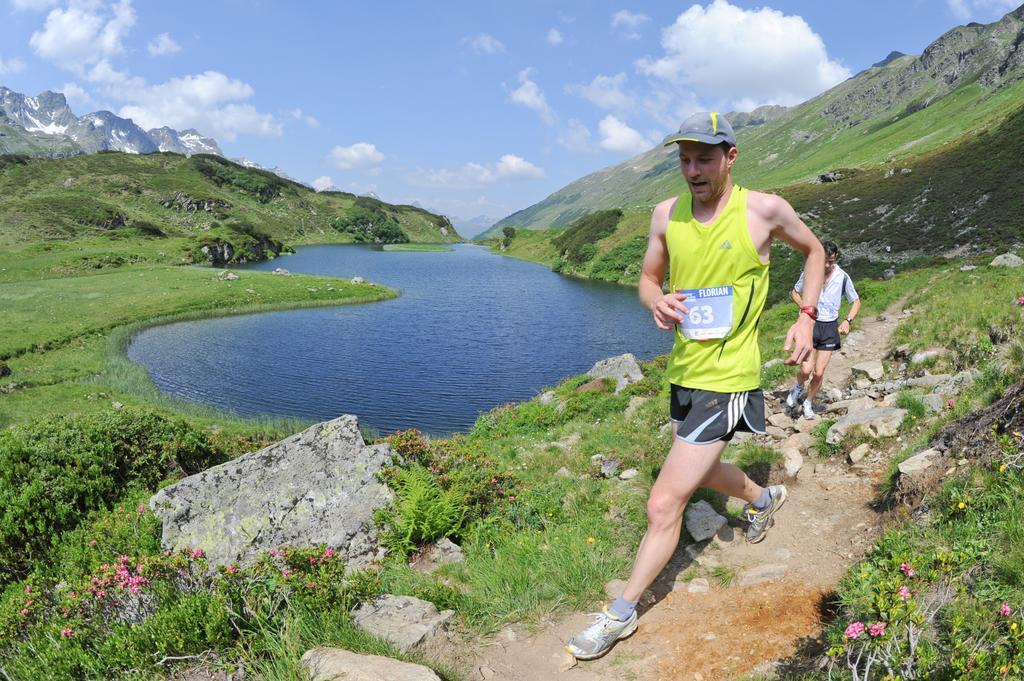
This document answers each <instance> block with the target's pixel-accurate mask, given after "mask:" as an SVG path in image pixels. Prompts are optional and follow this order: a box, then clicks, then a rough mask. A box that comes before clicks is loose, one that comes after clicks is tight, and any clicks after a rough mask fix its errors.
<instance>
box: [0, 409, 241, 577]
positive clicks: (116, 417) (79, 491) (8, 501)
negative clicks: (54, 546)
mask: <svg viewBox="0 0 1024 681" xmlns="http://www.w3.org/2000/svg"><path fill="white" fill-rule="evenodd" d="M221 459H222V456H221V455H220V453H219V452H218V451H216V450H214V449H213V448H212V447H211V446H210V443H209V440H208V439H207V438H206V436H205V434H203V433H202V432H201V431H199V430H196V429H195V428H193V427H192V426H189V425H188V424H187V423H186V422H185V421H183V420H172V419H168V418H166V417H163V416H160V415H158V414H156V413H153V412H148V411H136V410H132V409H123V410H120V411H113V412H109V413H103V414H97V415H91V416H80V417H72V416H59V417H51V418H45V419H41V420H38V421H35V422H33V423H30V424H28V425H25V426H19V427H16V428H12V429H8V430H5V431H3V432H0V499H3V500H4V504H3V507H2V508H0V554H2V555H3V556H4V557H5V559H6V560H5V561H4V564H3V565H2V566H0V581H6V580H7V579H9V578H11V577H14V576H17V575H20V574H24V573H25V571H26V570H27V569H28V566H29V564H30V562H31V561H33V560H38V559H40V558H42V557H43V556H45V554H46V552H47V551H48V550H49V548H50V545H51V542H52V541H53V540H54V539H55V538H56V537H57V535H58V534H59V533H61V532H64V531H68V530H73V529H74V528H75V527H77V526H78V524H79V523H80V522H82V520H84V519H85V518H86V517H87V516H88V514H89V512H90V511H95V510H99V509H104V508H109V507H110V506H111V505H113V504H114V503H116V501H117V500H118V499H119V498H121V497H122V496H124V495H125V493H126V492H127V491H129V490H130V489H132V488H141V489H154V488H155V487H156V486H157V485H158V483H160V481H162V480H164V479H165V478H167V477H168V476H170V475H187V474H192V473H196V472H199V471H201V470H203V469H204V468H207V467H208V466H210V465H212V464H214V463H218V462H219V461H220V460H221Z"/></svg>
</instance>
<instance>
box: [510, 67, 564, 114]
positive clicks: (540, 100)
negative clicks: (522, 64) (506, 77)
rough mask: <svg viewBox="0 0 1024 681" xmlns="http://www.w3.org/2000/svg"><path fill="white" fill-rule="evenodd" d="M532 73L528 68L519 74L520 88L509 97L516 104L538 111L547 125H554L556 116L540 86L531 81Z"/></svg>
mask: <svg viewBox="0 0 1024 681" xmlns="http://www.w3.org/2000/svg"><path fill="white" fill-rule="evenodd" d="M530 71H531V69H528V68H527V69H523V70H522V71H520V72H519V87H518V88H516V89H515V90H513V91H512V92H511V94H510V95H509V97H510V98H511V99H512V101H513V102H514V103H516V104H521V105H522V106H525V107H526V108H527V109H532V110H533V111H536V112H537V114H538V115H539V116H540V118H541V120H542V121H544V122H545V123H546V124H547V125H554V124H555V121H556V118H555V114H554V112H553V111H551V107H550V106H548V100H547V99H546V98H545V97H544V93H543V92H542V91H541V89H540V86H539V85H537V84H536V83H535V82H533V81H532V80H530Z"/></svg>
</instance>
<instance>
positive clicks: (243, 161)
mask: <svg viewBox="0 0 1024 681" xmlns="http://www.w3.org/2000/svg"><path fill="white" fill-rule="evenodd" d="M228 160H229V161H234V162H235V163H237V164H238V165H240V166H244V167H246V168H255V169H256V170H265V171H267V172H268V173H274V174H275V175H277V176H278V177H283V178H284V179H286V180H291V181H292V182H295V183H297V184H301V185H304V186H306V187H309V188H310V189H313V185H311V184H309V183H308V182H303V181H302V180H299V179H297V178H294V177H292V176H291V175H289V174H288V173H286V172H285V171H284V170H283V169H282V168H279V167H278V166H274V167H273V168H267V167H266V166H261V165H260V164H259V163H257V162H256V161H253V160H251V159H248V158H245V157H244V156H239V157H238V158H232V159H228Z"/></svg>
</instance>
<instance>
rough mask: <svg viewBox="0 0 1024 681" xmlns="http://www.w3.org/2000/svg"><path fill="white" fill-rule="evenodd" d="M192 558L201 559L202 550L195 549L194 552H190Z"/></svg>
mask: <svg viewBox="0 0 1024 681" xmlns="http://www.w3.org/2000/svg"><path fill="white" fill-rule="evenodd" d="M192 557H193V558H202V557H203V550H202V549H196V550H195V551H193V552H192Z"/></svg>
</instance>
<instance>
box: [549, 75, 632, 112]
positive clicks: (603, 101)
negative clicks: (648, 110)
mask: <svg viewBox="0 0 1024 681" xmlns="http://www.w3.org/2000/svg"><path fill="white" fill-rule="evenodd" d="M625 84H626V74H625V73H618V74H616V75H614V76H605V75H602V74H598V75H596V76H594V80H592V81H590V83H589V84H588V85H570V86H568V87H567V88H566V90H567V91H568V92H569V93H570V94H574V95H579V96H580V97H583V98H584V99H586V100H588V101H589V102H591V103H592V104H595V105H596V106H599V107H601V108H602V109H607V110H609V111H619V112H626V111H631V110H632V109H633V108H635V106H636V98H635V96H633V95H631V94H627V93H625V92H623V91H622V86H623V85H625Z"/></svg>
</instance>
